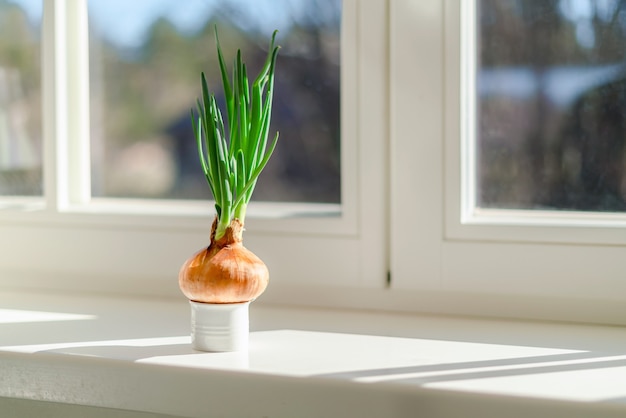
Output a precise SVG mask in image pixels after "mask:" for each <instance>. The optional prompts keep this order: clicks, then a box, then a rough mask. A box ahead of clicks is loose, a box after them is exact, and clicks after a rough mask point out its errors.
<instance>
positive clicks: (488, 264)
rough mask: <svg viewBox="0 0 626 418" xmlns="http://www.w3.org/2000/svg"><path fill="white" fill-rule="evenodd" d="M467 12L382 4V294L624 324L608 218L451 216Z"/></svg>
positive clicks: (615, 227) (472, 309) (458, 164)
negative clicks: (386, 197) (387, 157)
mask: <svg viewBox="0 0 626 418" xmlns="http://www.w3.org/2000/svg"><path fill="white" fill-rule="evenodd" d="M473 5H474V1H463V2H458V1H456V0H444V1H443V2H439V1H434V0H433V1H428V2H421V1H419V0H409V1H406V2H398V3H392V7H391V12H390V15H391V27H393V28H395V29H396V30H395V31H394V32H393V33H392V39H391V40H392V43H391V48H392V49H391V52H392V54H391V77H390V81H391V92H390V97H391V99H390V100H391V109H392V111H391V121H390V125H391V127H392V132H395V134H394V136H393V141H394V146H393V147H392V150H393V151H392V156H391V158H392V161H393V162H394V164H392V166H391V167H392V173H391V176H392V178H393V179H395V181H394V182H392V185H391V188H392V208H393V209H392V214H391V219H392V232H391V234H392V250H391V270H392V274H393V280H392V289H393V290H394V291H395V292H396V293H401V294H402V297H401V298H400V297H398V300H399V301H403V300H404V301H405V302H403V303H402V304H403V305H404V307H405V309H407V308H409V304H413V305H415V306H418V307H417V308H414V309H417V310H423V311H429V312H441V313H446V314H451V313H452V314H455V313H456V314H472V315H496V316H502V317H511V316H513V317H524V318H539V319H558V320H568V321H574V320H577V321H595V322H603V323H626V321H625V320H624V318H623V316H622V315H621V314H619V312H620V311H621V308H620V306H623V303H624V302H626V284H625V283H624V280H623V272H624V271H626V257H625V255H626V248H624V246H623V238H622V237H621V235H623V228H622V225H620V224H619V223H615V224H613V223H611V222H610V221H611V219H610V215H608V216H605V219H603V222H607V224H605V225H599V226H594V227H590V226H589V225H586V226H573V225H575V224H576V223H575V222H569V221H568V220H567V219H566V220H565V222H563V223H561V224H558V223H557V224H555V225H553V226H548V224H546V223H544V224H542V222H539V221H536V220H532V219H531V221H532V222H533V223H534V225H533V226H532V227H530V226H529V225H528V223H529V222H518V223H517V224H516V225H512V224H511V222H510V219H508V220H507V219H504V220H503V219H498V218H497V217H492V218H490V223H489V224H486V222H484V221H483V222H482V223H483V224H478V223H475V224H471V223H470V222H468V219H467V218H464V217H463V215H464V213H463V209H464V207H463V204H462V200H463V197H465V199H466V201H467V192H466V193H465V196H464V195H463V192H462V191H463V188H462V186H467V183H466V182H464V181H463V176H462V175H463V173H465V174H467V172H468V170H467V167H468V166H470V167H471V164H470V165H464V162H463V158H462V156H463V155H467V151H468V150H467V148H466V149H464V148H463V147H464V142H463V132H468V125H469V129H472V128H471V121H470V123H469V124H468V121H467V120H463V119H462V117H461V116H462V115H464V114H465V115H467V113H464V112H465V111H466V110H467V109H465V108H464V106H466V105H467V101H466V99H467V96H466V93H467V91H468V90H464V89H467V86H468V85H471V83H468V79H470V80H471V72H470V73H469V76H468V77H467V78H465V77H464V74H466V75H467V74H468V73H464V71H466V70H467V68H465V67H464V65H465V66H467V65H468V62H467V60H466V61H465V62H464V61H463V60H462V58H464V56H463V54H462V48H461V46H462V45H465V46H467V39H464V36H467V31H468V28H467V27H466V26H464V25H465V24H467V20H464V19H467V17H468V16H469V17H470V18H471V17H472V15H473V10H472V9H473ZM470 27H471V25H470ZM410 28H415V29H413V31H412V32H411V29H410ZM405 34H410V36H404V35H405ZM407 50H412V51H414V53H413V54H406V52H405V51H407ZM466 52H467V50H466ZM470 63H471V61H470ZM415 68H420V71H421V74H420V76H419V77H415V76H414V74H413V73H412V71H411V69H415ZM472 94H473V93H472ZM416 97H418V98H420V99H421V100H415V98H416ZM415 126H419V127H420V129H419V131H418V132H415ZM465 144H466V143H465ZM409 167H413V170H412V171H411V170H409ZM407 190H417V191H418V192H417V193H414V195H410V194H407V193H406V191H407ZM466 190H467V188H466ZM489 215H491V214H489ZM507 215H513V214H512V213H508V214H507ZM551 216H552V215H551ZM547 220H548V221H549V220H550V219H549V218H548V219H547ZM586 234H587V235H586ZM599 266H601V267H599ZM409 301H410V302H409Z"/></svg>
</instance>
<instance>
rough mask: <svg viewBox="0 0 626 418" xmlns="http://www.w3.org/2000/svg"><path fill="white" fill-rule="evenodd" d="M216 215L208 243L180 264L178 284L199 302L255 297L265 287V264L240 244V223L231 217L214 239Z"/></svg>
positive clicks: (267, 273) (234, 301) (267, 276)
mask: <svg viewBox="0 0 626 418" xmlns="http://www.w3.org/2000/svg"><path fill="white" fill-rule="evenodd" d="M216 227H217V218H216V219H215V221H214V222H213V227H212V228H211V244H210V245H209V246H208V247H207V248H204V249H202V250H200V251H198V252H197V253H196V254H194V255H193V256H192V257H190V258H189V259H188V260H187V261H186V262H185V263H184V264H183V266H182V267H181V269H180V272H179V274H178V284H179V286H180V289H181V291H182V292H183V294H184V295H185V296H187V298H188V299H189V300H192V301H194V302H201V303H241V302H249V301H251V300H254V299H256V298H257V297H258V296H259V295H260V294H261V293H263V291H264V290H265V288H266V287H267V284H268V281H269V271H268V269H267V267H266V266H265V263H263V261H262V260H261V259H260V258H259V257H257V256H256V255H255V254H254V253H253V252H252V251H250V250H248V249H247V248H246V247H244V246H243V240H242V233H243V223H242V222H241V221H240V220H239V219H233V220H232V221H231V223H230V225H229V226H228V227H227V228H226V232H225V234H224V236H222V237H221V238H219V239H215V230H216Z"/></svg>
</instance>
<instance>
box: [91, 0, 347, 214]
mask: <svg viewBox="0 0 626 418" xmlns="http://www.w3.org/2000/svg"><path fill="white" fill-rule="evenodd" d="M340 15H341V4H340V0H310V1H302V0H298V1H292V0H280V1H279V0H265V1H259V0H239V1H237V0H221V1H214V2H205V1H200V0H195V1H187V2H184V5H183V4H182V3H181V2H180V1H179V0H150V1H128V0H115V1H112V0H90V2H89V18H90V32H91V33H90V35H91V41H90V51H91V58H90V66H91V69H90V72H91V92H90V94H91V97H92V101H91V127H92V132H91V141H92V142H91V144H92V147H91V148H92V194H93V195H94V196H112V197H140V198H151V197H154V198H191V199H194V198H198V199H206V198H210V197H211V195H210V190H209V187H208V185H207V184H206V182H205V180H204V175H203V174H202V172H201V168H200V163H199V160H198V157H197V150H196V145H195V139H194V138H193V132H192V127H191V122H190V118H189V111H190V109H191V108H192V107H194V106H195V102H196V98H197V97H198V94H199V93H200V72H201V71H204V72H206V73H207V77H208V79H209V85H210V87H211V88H212V90H214V91H215V92H216V93H217V95H218V100H219V96H221V94H222V88H221V79H220V76H219V67H218V63H217V59H216V55H215V41H214V36H213V30H214V25H215V24H216V23H217V24H218V29H219V33H220V41H221V43H222V47H223V50H224V54H225V58H226V61H227V63H231V62H232V60H233V59H234V57H235V54H236V50H237V48H240V49H241V50H242V54H243V58H244V60H245V61H246V63H247V65H248V74H249V76H251V77H250V78H253V77H254V75H256V73H257V72H258V70H259V69H260V67H261V65H262V63H263V61H264V59H265V55H266V48H267V46H268V43H269V39H270V36H271V33H272V31H273V30H274V29H279V31H280V32H279V38H278V43H279V44H280V45H281V46H282V49H281V51H280V53H279V58H278V64H277V73H276V84H275V95H274V105H273V126H272V128H271V130H270V133H271V135H272V136H273V132H275V131H276V130H279V131H280V140H279V143H278V147H277V149H276V152H275V154H274V156H273V157H272V160H271V161H270V163H269V164H268V166H267V167H266V170H265V171H264V172H263V174H262V175H261V179H260V181H259V183H258V185H257V188H256V189H255V194H254V197H253V199H255V200H265V201H303V202H339V196H340V178H339V145H340V144H339V140H340V139H339V122H340V121H339V34H340V20H341V19H340ZM221 101H223V98H222V100H221Z"/></svg>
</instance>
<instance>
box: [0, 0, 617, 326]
mask: <svg viewBox="0 0 626 418" xmlns="http://www.w3.org/2000/svg"><path fill="white" fill-rule="evenodd" d="M92 1H96V0H92ZM521 2H529V3H533V2H530V0H518V1H517V2H514V1H507V2H505V1H502V2H487V1H486V0H476V1H463V2H459V1H457V0H443V1H442V0H402V1H387V2H359V1H356V0H345V1H343V2H342V8H341V16H342V21H341V47H340V51H341V52H340V53H341V69H340V75H341V84H340V85H341V87H340V89H341V92H340V97H341V104H340V107H341V123H340V129H341V152H340V153H339V156H340V157H339V158H340V163H339V172H340V181H341V187H340V192H339V193H340V198H339V200H338V201H337V202H336V203H316V204H311V203H308V202H304V203H297V202H296V203H294V202H289V201H287V202H281V203H280V204H274V203H267V202H257V204H256V205H255V208H254V209H253V208H252V207H251V208H250V209H249V213H250V215H249V216H250V218H249V220H248V225H247V227H248V228H247V229H248V231H247V232H246V234H247V235H246V245H247V246H248V247H250V248H251V249H252V250H253V251H254V252H255V253H257V254H258V255H259V256H260V257H261V258H263V259H264V260H265V261H266V263H267V264H268V266H269V267H270V272H271V280H272V285H271V286H270V287H269V289H268V293H267V294H266V295H264V298H265V300H268V301H272V300H273V301H280V302H285V301H289V302H290V303H316V304H326V305H332V306H353V307H359V308H371V307H375V308H378V309H407V310H419V311H430V312H445V313H460V314H468V313H469V314H494V315H505V316H506V315H512V316H525V317H537V318H544V319H545V318H552V319H554V318H557V319H567V320H593V321H602V322H620V321H622V322H623V318H621V316H620V312H621V307H622V306H623V304H624V303H625V302H626V281H625V280H623V276H624V272H625V271H626V253H625V245H626V234H625V233H624V227H626V220H625V218H624V214H623V212H620V211H616V210H615V207H613V208H612V209H610V210H611V211H608V210H604V209H602V210H600V209H598V210H596V209H597V208H593V207H588V208H585V207H582V206H572V205H569V206H568V205H562V207H558V208H557V205H552V206H550V205H548V204H547V203H546V202H545V201H544V200H542V199H541V198H539V197H533V196H538V195H537V194H536V193H530V194H526V195H521V194H508V191H507V194H502V193H500V192H488V191H487V190H497V188H493V187H492V186H493V185H494V184H495V183H494V181H496V182H497V181H500V179H501V177H500V176H494V177H493V178H494V179H495V180H492V179H489V176H487V174H488V172H489V170H492V169H490V168H489V163H486V162H489V161H490V156H489V155H488V154H489V153H491V152H493V149H491V147H487V139H488V137H487V136H485V137H484V138H483V136H481V135H483V134H485V135H488V134H490V131H488V130H480V129H477V128H476V127H480V126H482V125H481V123H479V122H480V121H481V119H480V118H483V117H484V118H487V117H489V118H490V120H493V119H494V116H493V114H492V115H491V116H489V115H490V113H489V112H493V111H502V109H498V108H494V106H493V103H488V102H487V101H484V102H481V100H482V99H480V98H481V97H482V98H485V97H487V96H485V94H484V91H485V90H484V89H493V88H494V84H493V81H489V84H485V83H486V80H487V81H488V77H490V75H489V74H493V73H489V72H488V71H492V69H487V68H485V69H484V71H485V72H482V73H481V71H482V70H481V68H482V67H481V66H487V63H488V62H489V61H488V60H487V59H486V58H485V59H482V60H479V58H481V56H480V55H479V54H478V52H477V51H479V50H480V49H479V48H478V46H479V45H482V44H481V43H480V42H483V41H484V40H485V36H487V35H486V34H484V35H481V36H482V38H481V37H479V36H478V34H482V33H483V32H481V30H482V31H486V30H487V29H485V28H483V29H480V28H482V27H483V26H481V25H483V24H485V21H484V20H483V18H480V19H479V17H480V16H481V13H483V12H484V13H487V11H489V10H490V9H488V8H484V7H483V9H480V8H479V7H478V6H479V5H481V4H484V5H487V6H488V5H495V4H496V3H497V5H498V7H504V6H505V5H507V4H508V5H519V4H521ZM68 3H69V2H67V3H66V2H64V1H60V0H56V1H55V0H47V1H45V2H44V6H45V7H44V30H43V32H44V36H43V41H44V42H43V49H44V51H43V52H44V53H43V57H44V59H43V62H42V65H43V66H44V68H47V69H48V70H47V71H44V79H43V92H44V100H43V102H44V145H46V147H44V148H45V151H46V152H45V155H44V162H45V167H44V170H45V172H44V177H45V179H44V183H45V186H46V187H45V202H46V208H45V209H42V210H30V211H26V210H21V211H20V210H17V209H13V210H4V211H1V212H0V223H1V224H2V228H3V233H2V236H1V237H0V246H1V248H0V249H2V251H3V254H5V256H4V257H2V258H0V271H1V272H2V273H3V274H2V284H3V285H7V286H32V287H44V288H49V287H55V288H60V289H78V290H103V291H108V292H116V293H120V292H131V293H142V294H166V295H176V294H178V293H177V292H178V290H177V283H176V279H175V278H176V275H177V270H178V268H179V267H180V265H181V263H182V261H183V260H184V259H185V258H186V257H187V256H189V254H190V253H191V252H192V251H195V250H196V249H197V248H199V247H201V246H203V245H206V244H207V235H208V227H209V224H210V222H211V216H210V214H209V213H207V211H208V209H207V208H208V207H209V206H210V205H208V204H207V202H206V201H203V200H198V201H179V200H175V199H169V200H163V199H160V198H159V199H157V198H153V199H147V198H146V197H139V196H134V198H126V199H118V198H117V197H116V196H115V195H116V194H118V193H111V194H110V195H109V196H107V195H106V193H104V195H102V196H101V197H97V196H96V197H94V198H92V195H91V193H92V190H91V189H92V187H93V189H94V190H95V189H96V188H97V184H98V183H97V182H98V181H99V180H98V179H96V178H89V176H82V175H80V174H81V173H90V172H91V162H90V160H91V158H90V155H93V153H94V152H96V150H95V149H91V150H90V149H89V148H90V147H89V145H91V146H92V148H97V145H94V142H91V143H90V142H88V141H87V142H86V141H84V138H89V134H88V132H89V130H90V127H89V123H87V122H91V124H92V129H95V126H97V124H98V123H100V122H99V121H98V120H97V116H94V113H92V114H91V120H90V118H89V113H85V112H84V110H85V109H89V106H88V103H89V89H90V88H92V89H96V92H94V94H96V93H97V89H98V88H99V87H97V85H96V84H93V82H90V81H89V78H88V74H89V73H88V72H87V71H85V68H88V67H89V61H88V59H87V58H88V57H89V51H90V48H92V46H90V45H89V44H87V43H86V42H83V41H84V40H85V39H86V37H81V36H75V35H76V33H86V31H87V27H83V26H81V22H85V21H86V20H85V19H84V17H85V16H86V15H87V3H86V2H81V1H77V2H72V4H71V7H70V5H69V4H68ZM534 3H536V4H540V3H541V4H546V2H539V1H537V2H534ZM552 3H553V4H556V3H558V4H562V5H563V6H559V9H558V10H559V11H558V12H557V14H556V15H555V16H557V17H558V18H559V19H561V21H562V22H563V25H566V26H567V25H569V27H570V29H569V31H570V32H569V33H570V36H573V37H574V39H577V38H576V36H579V35H576V33H577V32H578V31H580V32H581V33H582V35H580V36H583V38H581V39H584V36H589V35H584V33H585V31H586V30H587V29H584V28H585V23H584V19H582V23H580V25H582V27H583V29H578V25H579V23H575V22H574V21H576V22H578V21H579V19H574V18H572V17H571V16H572V13H574V12H571V10H570V11H569V12H566V10H567V9H566V6H565V4H566V3H567V4H570V2H567V1H565V0H564V1H563V2H561V1H559V2H552ZM580 3H581V4H582V3H585V2H584V0H580ZM604 3H606V4H610V3H611V2H610V1H607V2H604ZM585 4H586V3H585ZM594 4H596V3H594ZM598 4H599V3H598ZM487 6H485V7H487ZM494 7H495V6H494ZM607 7H608V6H607ZM609 9H610V8H609ZM609 9H607V10H606V11H602V12H601V13H609V12H614V10H612V9H610V10H609ZM481 10H482V12H481ZM489 13H491V12H489ZM568 13H569V14H568ZM617 16H618V19H617V20H619V16H620V15H619V14H618V15H617ZM485 19H486V20H487V22H489V21H490V20H489V19H487V18H485ZM600 20H602V18H600ZM59 28H65V29H66V30H61V29H59ZM479 29H480V30H479ZM81 31H84V32H81ZM46 34H47V36H46ZM487 39H488V38H487ZM576 42H577V44H578V45H579V46H580V48H581V49H580V51H579V52H580V53H582V52H584V51H587V49H584V48H586V47H585V46H584V44H580V41H576ZM584 42H589V40H588V39H587V40H586V41H583V43H584ZM583 47H584V48H583ZM490 59H491V58H490ZM617 59H618V58H616V57H613V58H611V60H617ZM607 62H608V61H607ZM94 65H95V64H94ZM489 65H491V64H489ZM498 65H499V66H500V67H502V66H504V64H498ZM585 65H587V64H585ZM589 65H596V64H589ZM598 65H601V66H604V64H603V63H602V64H598ZM607 65H608V64H607ZM500 67H498V68H500ZM102 68H105V67H102ZM94 71H98V67H95V70H94ZM103 71H104V70H103ZM481 74H482V75H481ZM502 74H504V73H502ZM492 80H493V79H492ZM481 83H482V84H481ZM481 85H482V86H483V87H482V88H483V90H481V87H480V86H481ZM105 91H106V88H105ZM481 91H483V93H481ZM481 94H483V95H482V96H481ZM500 99H502V98H500ZM500 99H499V100H500ZM489 100H491V99H489ZM504 100H508V101H509V105H511V106H513V104H512V103H513V100H517V99H512V98H511V97H508V98H505V99H504ZM514 104H515V105H516V106H517V105H519V103H514ZM92 112H94V110H93V109H92ZM85 115H86V117H85ZM96 115H97V114H96ZM560 115H561V116H562V117H566V116H565V114H560ZM497 119H498V121H499V122H502V123H504V122H506V121H505V120H503V119H501V118H499V117H498V118H497ZM484 120H486V119H484ZM484 120H483V122H484ZM489 123H491V122H489ZM539 126H541V125H539ZM506 129H512V128H510V127H506ZM515 134H518V135H522V133H521V132H515ZM483 139H484V140H485V142H481V141H483ZM492 139H493V138H491V139H489V140H492ZM504 154H505V155H506V153H504ZM538 155H540V154H538ZM562 155H563V156H564V160H563V161H565V165H563V164H562V165H561V167H565V170H566V173H568V176H566V177H565V178H567V179H576V178H577V176H578V177H580V176H579V175H576V174H574V175H572V174H571V173H576V170H577V168H576V167H582V165H583V164H582V161H583V159H584V157H582V156H581V154H580V153H578V151H576V149H575V148H569V149H567V150H566V151H565V152H564V153H563V154H562ZM511 158H512V159H513V160H516V161H517V158H514V157H511ZM491 160H492V161H493V162H494V164H495V165H497V164H500V165H504V166H506V167H504V168H506V169H508V168H509V167H508V166H509V164H508V163H507V164H503V163H502V162H501V161H500V162H499V161H497V160H494V159H491ZM577 161H578V162H577ZM485 163H486V164H485ZM524 164H527V163H524ZM529 164H530V163H529ZM568 164H569V165H568ZM581 170H582V169H581ZM548 171H549V170H548ZM94 173H97V170H96V171H94ZM479 174H480V175H479ZM95 176H96V175H95ZM529 179H530V177H514V178H512V180H513V181H514V182H515V181H518V180H521V182H522V183H524V184H527V183H529V182H530V180H529ZM102 184H104V183H102ZM513 184H515V183H513ZM530 184H532V182H530ZM580 184H581V183H579V185H578V186H576V183H575V182H574V183H571V185H573V187H569V188H568V189H567V190H570V191H569V192H567V193H568V194H569V197H568V199H569V198H572V196H574V195H575V194H577V193H578V191H577V190H578V189H576V188H577V187H580ZM483 186H485V191H484V192H483V191H481V190H482V187H483ZM496 186H498V187H500V186H499V185H498V184H496ZM512 187H516V186H512ZM611 187H613V186H611ZM518 188H519V189H520V190H522V189H524V190H526V189H527V186H524V187H522V186H520V187H518ZM557 189H558V188H557ZM102 190H105V189H102ZM562 190H565V189H562ZM119 194H120V195H121V193H119ZM96 195H97V193H96ZM529 196H530V197H529ZM161 197H162V196H161ZM286 200H289V199H286ZM613 201H615V200H613ZM181 202H182V203H181ZM320 208H321V209H320ZM255 211H256V212H255ZM253 212H255V213H253ZM33 254H36V255H37V256H36V257H37V262H36V263H34V262H33ZM388 272H390V274H389V275H388ZM5 273H6V274H5ZM85 278H89V279H88V280H86V279H85ZM386 278H389V279H390V280H388V282H387V283H386V282H385V279H386ZM386 284H387V285H386Z"/></svg>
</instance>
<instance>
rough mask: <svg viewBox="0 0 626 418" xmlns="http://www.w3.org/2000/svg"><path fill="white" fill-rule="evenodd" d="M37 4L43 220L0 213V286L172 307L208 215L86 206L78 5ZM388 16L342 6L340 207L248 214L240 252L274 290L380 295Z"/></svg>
mask: <svg viewBox="0 0 626 418" xmlns="http://www.w3.org/2000/svg"><path fill="white" fill-rule="evenodd" d="M43 4H44V12H43V22H42V60H43V69H42V77H43V81H42V83H43V89H44V92H43V95H44V99H43V107H44V127H43V136H44V177H45V180H44V190H45V195H44V197H43V199H41V200H42V201H43V204H44V205H45V208H44V209H39V210H17V209H14V208H6V209H4V210H2V211H0V225H2V228H3V234H2V237H1V238H0V248H2V250H3V251H4V254H5V255H6V257H3V258H2V260H0V272H2V273H4V274H3V280H2V284H3V285H5V286H9V287H11V286H19V287H37V288H42V287H43V288H54V289H58V290H67V289H72V290H84V291H106V292H110V293H111V292H112V293H128V292H130V293H139V294H148V295H149V294H157V295H178V294H179V292H178V289H177V279H176V277H177V272H178V268H180V265H182V263H183V262H184V260H185V259H186V258H187V257H189V256H191V255H192V254H193V253H194V252H195V251H197V250H199V249H200V248H202V247H203V246H206V245H208V235H209V232H210V224H211V222H212V218H213V215H212V214H211V211H212V210H213V205H212V204H211V202H200V201H171V202H170V201H167V202H166V201H148V200H146V201H142V200H128V199H102V198H94V199H92V198H91V197H90V190H89V188H90V177H89V170H90V157H89V140H88V138H89V106H88V105H89V73H88V62H89V60H88V47H89V46H88V37H87V36H86V34H87V33H88V29H87V2H86V0H43ZM386 7H387V5H386V3H377V4H371V5H369V4H368V5H364V4H361V3H360V2H358V1H356V0H344V2H343V13H342V34H341V37H342V40H341V41H342V45H347V47H342V68H341V80H342V86H341V96H342V102H341V111H342V151H343V152H342V154H341V182H342V187H341V190H342V196H341V197H342V203H341V205H319V204H318V205H315V204H312V205H306V204H305V205H298V204H263V203H260V204H255V203H251V204H250V206H249V208H248V216H247V219H246V220H247V222H246V227H247V232H246V236H245V238H246V245H247V246H248V247H249V248H250V249H252V250H253V251H254V252H256V253H257V254H258V255H259V256H261V258H263V259H264V260H265V261H266V263H267V264H268V266H269V267H270V271H271V272H272V280H273V281H274V283H275V284H274V285H273V286H272V287H280V286H281V284H282V283H287V284H289V283H324V284H325V285H331V286H341V285H343V286H370V287H383V286H384V284H385V278H386V272H387V260H386V252H385V251H384V242H385V232H384V220H385V219H386V218H387V217H386V215H385V212H386V203H385V199H384V194H385V184H386V176H385V169H384V167H385V156H386V151H385V147H386V144H385V142H384V141H380V140H379V139H380V138H381V137H383V138H384V137H386V135H387V133H386V129H387V122H386V117H385V109H386V108H385V104H386V102H387V99H386V94H387V92H386V90H385V88H384V87H385V80H386V79H385V60H384V56H385V49H384V47H385V39H386V37H385V33H386V19H385V16H386ZM364 28H367V29H368V30H367V31H366V30H364ZM373 43H374V44H376V47H375V48H372V45H373ZM355 74H356V75H357V77H355V76H354V75H355ZM361 91H367V94H368V97H369V98H370V99H373V100H368V101H363V100H360V96H361V93H360V92H361ZM372 115H377V117H372ZM381 115H382V117H381ZM361 161H367V164H362V163H361ZM18 200H19V199H18ZM146 203H147V204H146ZM7 206H8V205H7ZM277 211H278V212H277ZM276 213H279V214H280V216H277V215H276ZM33 253H35V254H37V255H36V256H33ZM96 254H97V255H96ZM131 254H133V256H131ZM320 259H322V260H325V261H324V262H323V263H320ZM329 267H331V268H332V270H331V271H329ZM87 277H89V278H87ZM91 277H93V278H91Z"/></svg>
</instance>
